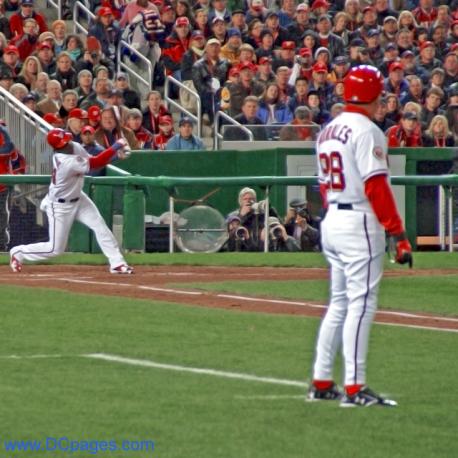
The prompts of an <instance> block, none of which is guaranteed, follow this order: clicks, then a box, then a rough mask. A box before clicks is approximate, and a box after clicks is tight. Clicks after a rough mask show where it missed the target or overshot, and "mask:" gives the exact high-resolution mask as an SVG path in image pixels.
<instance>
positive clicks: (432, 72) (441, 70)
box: [431, 67, 445, 76]
mask: <svg viewBox="0 0 458 458" xmlns="http://www.w3.org/2000/svg"><path fill="white" fill-rule="evenodd" d="M436 73H439V74H440V75H445V71H444V69H443V68H440V67H436V68H433V70H432V71H431V76H433V75H435V74H436Z"/></svg>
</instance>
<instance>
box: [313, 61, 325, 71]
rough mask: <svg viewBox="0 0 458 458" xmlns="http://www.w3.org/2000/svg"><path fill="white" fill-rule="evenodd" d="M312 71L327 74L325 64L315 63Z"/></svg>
mask: <svg viewBox="0 0 458 458" xmlns="http://www.w3.org/2000/svg"><path fill="white" fill-rule="evenodd" d="M312 70H313V71H314V72H315V73H328V67H327V66H326V64H323V62H316V63H315V64H314V65H313V67H312Z"/></svg>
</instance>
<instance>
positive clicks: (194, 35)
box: [191, 30, 205, 40]
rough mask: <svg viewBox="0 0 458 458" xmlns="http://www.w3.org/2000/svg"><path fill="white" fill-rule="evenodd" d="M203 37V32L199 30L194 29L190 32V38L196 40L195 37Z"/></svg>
mask: <svg viewBox="0 0 458 458" xmlns="http://www.w3.org/2000/svg"><path fill="white" fill-rule="evenodd" d="M200 38H202V39H204V38H205V35H204V34H203V32H202V31H201V30H194V31H193V32H192V33H191V40H197V39H200Z"/></svg>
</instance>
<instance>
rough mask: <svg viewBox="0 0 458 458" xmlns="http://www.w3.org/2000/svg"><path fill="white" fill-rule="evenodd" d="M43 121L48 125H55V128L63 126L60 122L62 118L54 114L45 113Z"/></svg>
mask: <svg viewBox="0 0 458 458" xmlns="http://www.w3.org/2000/svg"><path fill="white" fill-rule="evenodd" d="M43 119H44V120H45V121H46V122H49V124H55V125H57V126H63V125H64V121H63V120H62V118H60V117H59V116H57V115H56V114H55V113H46V114H45V115H44V116H43Z"/></svg>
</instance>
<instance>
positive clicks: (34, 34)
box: [10, 18, 40, 61]
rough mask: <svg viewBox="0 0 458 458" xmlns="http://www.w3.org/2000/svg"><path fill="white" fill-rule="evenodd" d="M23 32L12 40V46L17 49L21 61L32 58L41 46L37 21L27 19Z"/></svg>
mask: <svg viewBox="0 0 458 458" xmlns="http://www.w3.org/2000/svg"><path fill="white" fill-rule="evenodd" d="M23 30H24V31H23V32H22V33H21V34H20V35H15V36H14V37H13V38H12V39H11V40H10V45H13V46H16V47H17V49H18V51H19V57H20V58H21V61H23V60H24V59H25V58H26V57H28V56H30V55H31V54H32V53H33V52H34V51H35V49H38V48H39V46H40V44H38V33H39V28H38V24H37V21H35V19H32V18H29V19H25V20H24V26H23Z"/></svg>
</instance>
